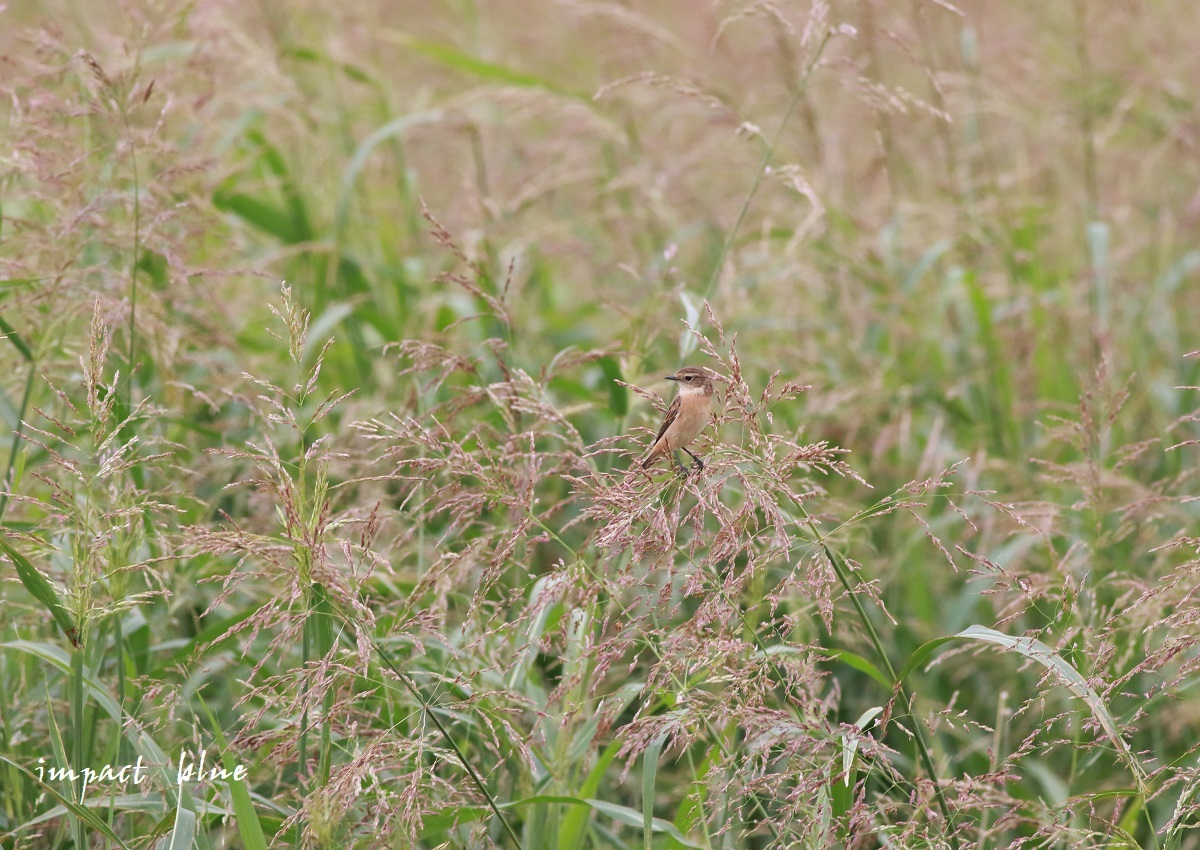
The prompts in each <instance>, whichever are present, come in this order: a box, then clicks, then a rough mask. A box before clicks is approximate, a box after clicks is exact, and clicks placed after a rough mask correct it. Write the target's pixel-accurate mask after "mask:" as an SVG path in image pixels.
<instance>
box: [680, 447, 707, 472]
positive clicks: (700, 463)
mask: <svg viewBox="0 0 1200 850" xmlns="http://www.w3.org/2000/svg"><path fill="white" fill-rule="evenodd" d="M684 451H685V452H687V454H688V457H690V458H691V459H692V460H694V461H695V462H696V463H695V467H696V471H697V472H703V471H704V461H702V460H700V458H698V457H696V456H695V455H694V454H692V453H691V452H688V450H687V449H684Z"/></svg>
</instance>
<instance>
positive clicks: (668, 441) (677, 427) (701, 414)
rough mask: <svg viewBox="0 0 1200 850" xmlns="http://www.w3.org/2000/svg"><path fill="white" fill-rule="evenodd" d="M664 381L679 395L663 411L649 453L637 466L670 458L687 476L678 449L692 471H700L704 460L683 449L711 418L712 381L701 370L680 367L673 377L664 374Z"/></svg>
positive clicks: (702, 469)
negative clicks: (673, 385)
mask: <svg viewBox="0 0 1200 850" xmlns="http://www.w3.org/2000/svg"><path fill="white" fill-rule="evenodd" d="M666 380H668V381H675V382H676V383H677V384H679V394H678V395H676V396H675V398H674V400H672V402H671V406H670V407H668V408H667V415H666V416H664V417H663V423H662V427H661V428H659V429H658V436H657V437H655V438H654V445H653V446H651V447H650V453H649V454H647V455H646V456H645V457H644V458H642V461H641V467H642V469H646V468H647V467H648V466H649V465H650V462H651V461H653V460H654V459H655V458H657V457H658V456H659V455H671V456H673V457H674V458H675V463H677V464H679V471H680V472H681V473H683V474H684V475H687V469H686V468H685V467H684V465H683V462H682V461H681V460H680V459H679V450H680V449H682V450H683V451H685V452H687V454H688V457H690V458H691V459H692V460H693V461H695V464H694V466H695V468H696V471H697V472H703V471H704V461H702V460H700V458H698V457H696V456H695V455H694V454H692V453H691V452H690V451H688V450H687V446H688V444H689V443H691V442H692V441H694V440H695V439H696V438H697V437H699V436H700V432H701V431H703V430H704V428H705V426H707V425H708V421H709V419H711V418H712V398H713V382H712V378H711V377H709V375H708V373H707V372H705V371H704V370H703V369H699V368H697V367H695V366H684V367H683V368H682V369H680V370H679V371H678V372H676V373H675V374H674V375H668V376H667V378H666Z"/></svg>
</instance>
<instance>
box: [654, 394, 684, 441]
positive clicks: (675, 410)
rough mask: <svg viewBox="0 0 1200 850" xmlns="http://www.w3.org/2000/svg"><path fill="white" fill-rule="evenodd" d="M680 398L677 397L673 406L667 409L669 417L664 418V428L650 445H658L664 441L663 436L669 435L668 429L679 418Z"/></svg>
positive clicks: (672, 402) (673, 401) (660, 429)
mask: <svg viewBox="0 0 1200 850" xmlns="http://www.w3.org/2000/svg"><path fill="white" fill-rule="evenodd" d="M679 398H680V397H679V396H675V398H673V399H672V400H671V405H670V406H669V407H668V408H667V415H666V416H664V417H663V424H662V427H661V428H659V429H658V436H657V437H655V438H654V442H653V443H651V444H650V445H651V446H653V445H656V444H657V443H658V441H659V440H661V439H662V436H663V434H665V433H667V429H668V428H670V427H671V423H672V422H674V421H675V420H676V419H678V418H679V407H680V404H679Z"/></svg>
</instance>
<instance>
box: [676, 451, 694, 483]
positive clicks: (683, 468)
mask: <svg viewBox="0 0 1200 850" xmlns="http://www.w3.org/2000/svg"><path fill="white" fill-rule="evenodd" d="M684 451H685V452H687V449H684ZM688 454H691V452H688ZM671 457H673V458H675V464H676V465H677V466H678V467H679V474H680V475H681V476H683V477H684V478H687V474H688V471H687V467H686V466H684V465H683V461H681V460H680V459H679V452H677V451H676V452H671Z"/></svg>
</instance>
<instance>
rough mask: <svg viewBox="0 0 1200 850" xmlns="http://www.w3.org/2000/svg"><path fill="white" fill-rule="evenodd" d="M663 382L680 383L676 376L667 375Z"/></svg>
mask: <svg viewBox="0 0 1200 850" xmlns="http://www.w3.org/2000/svg"><path fill="white" fill-rule="evenodd" d="M663 380H664V381H678V380H679V379H678V378H676V377H675V376H674V375H667V376H666V377H665V378H663Z"/></svg>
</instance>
